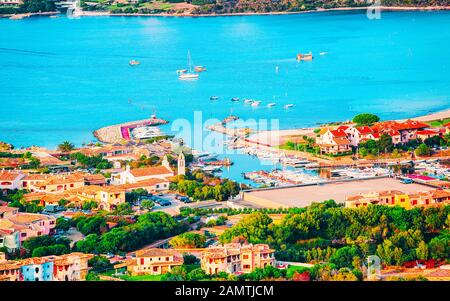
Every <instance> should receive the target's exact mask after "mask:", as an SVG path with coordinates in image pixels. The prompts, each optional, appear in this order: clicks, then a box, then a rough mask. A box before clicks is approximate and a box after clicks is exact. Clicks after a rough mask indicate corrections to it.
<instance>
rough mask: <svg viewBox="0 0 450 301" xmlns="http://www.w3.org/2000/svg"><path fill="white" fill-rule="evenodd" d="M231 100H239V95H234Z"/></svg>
mask: <svg viewBox="0 0 450 301" xmlns="http://www.w3.org/2000/svg"><path fill="white" fill-rule="evenodd" d="M231 101H239V97H233V98H231Z"/></svg>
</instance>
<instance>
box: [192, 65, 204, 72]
mask: <svg viewBox="0 0 450 301" xmlns="http://www.w3.org/2000/svg"><path fill="white" fill-rule="evenodd" d="M194 71H195V72H203V71H206V67H205V66H195V67H194Z"/></svg>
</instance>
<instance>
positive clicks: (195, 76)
mask: <svg viewBox="0 0 450 301" xmlns="http://www.w3.org/2000/svg"><path fill="white" fill-rule="evenodd" d="M178 78H179V79H180V80H194V79H198V74H195V73H183V74H180V76H178Z"/></svg>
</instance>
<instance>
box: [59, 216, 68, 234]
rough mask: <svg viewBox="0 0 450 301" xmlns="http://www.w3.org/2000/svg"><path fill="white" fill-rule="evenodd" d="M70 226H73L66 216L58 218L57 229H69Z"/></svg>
mask: <svg viewBox="0 0 450 301" xmlns="http://www.w3.org/2000/svg"><path fill="white" fill-rule="evenodd" d="M70 227H71V225H70V222H69V221H68V220H66V219H65V218H64V217H58V218H57V219H56V229H58V230H62V231H68V230H69V229H70Z"/></svg>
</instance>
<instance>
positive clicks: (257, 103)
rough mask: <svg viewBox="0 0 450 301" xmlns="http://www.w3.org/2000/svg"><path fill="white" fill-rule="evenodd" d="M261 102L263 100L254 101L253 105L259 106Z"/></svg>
mask: <svg viewBox="0 0 450 301" xmlns="http://www.w3.org/2000/svg"><path fill="white" fill-rule="evenodd" d="M260 103H261V101H259V100H255V101H254V102H252V107H257V106H259V104H260Z"/></svg>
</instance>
